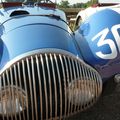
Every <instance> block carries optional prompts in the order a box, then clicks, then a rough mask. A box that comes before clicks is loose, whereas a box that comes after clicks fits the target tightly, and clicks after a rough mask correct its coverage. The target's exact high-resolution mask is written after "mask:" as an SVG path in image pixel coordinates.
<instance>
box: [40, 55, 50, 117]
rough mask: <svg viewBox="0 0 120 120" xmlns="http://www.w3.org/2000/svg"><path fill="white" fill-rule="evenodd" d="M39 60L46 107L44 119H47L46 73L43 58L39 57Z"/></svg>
mask: <svg viewBox="0 0 120 120" xmlns="http://www.w3.org/2000/svg"><path fill="white" fill-rule="evenodd" d="M40 58H41V64H42V71H43V81H44V93H45V104H46V105H45V106H46V111H45V112H46V117H45V118H46V119H48V96H47V86H46V76H45V75H46V73H45V66H44V61H43V56H42V55H40Z"/></svg>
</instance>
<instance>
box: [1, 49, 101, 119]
mask: <svg viewBox="0 0 120 120" xmlns="http://www.w3.org/2000/svg"><path fill="white" fill-rule="evenodd" d="M0 85H1V86H3V87H4V88H5V87H6V86H15V87H16V92H17V93H18V91H19V90H18V88H20V89H22V90H24V92H25V94H26V99H25V100H24V101H23V100H22V97H21V98H19V95H18V94H17V97H18V103H19V102H21V107H22V108H24V106H25V110H24V109H23V110H22V111H21V110H20V108H19V110H18V114H17V113H16V114H15V115H13V114H10V115H9V114H8V113H6V115H2V116H0V117H2V118H3V120H4V118H5V119H6V118H7V120H9V118H11V119H15V120H22V119H23V120H26V119H27V120H39V119H41V120H44V119H46V120H48V119H49V120H52V119H64V118H66V117H69V116H71V115H73V114H76V113H78V112H81V111H83V110H85V109H87V108H89V107H90V106H92V105H93V104H94V103H95V102H96V100H97V99H98V98H99V96H100V94H101V92H102V80H101V77H100V75H99V74H98V72H97V71H96V70H94V69H93V68H92V67H90V66H89V65H87V64H86V63H84V62H83V61H82V60H81V59H80V58H78V57H76V56H75V55H73V54H71V53H69V52H66V51H64V50H59V49H45V50H35V51H32V52H28V53H25V54H24V55H21V56H18V57H17V58H15V59H14V60H12V61H10V62H9V63H8V64H7V65H6V66H5V67H4V68H3V70H2V71H1V74H0ZM1 91H2V89H1ZM6 95H7V93H5V96H6ZM10 95H11V96H10ZM9 96H10V99H12V100H13V101H14V99H15V98H14V92H13V88H12V90H10V91H9ZM0 98H2V95H1V94H0ZM0 100H2V99H0ZM5 104H7V102H5ZM15 105H16V104H15ZM15 105H13V109H14V111H15V110H16V106H15ZM6 109H7V108H6Z"/></svg>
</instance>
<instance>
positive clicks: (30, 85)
mask: <svg viewBox="0 0 120 120" xmlns="http://www.w3.org/2000/svg"><path fill="white" fill-rule="evenodd" d="M26 61H27V72H28V79H29V88H30V105H31V109H32V120H34V109H33V100H32V99H33V93H32V83H31V82H32V80H31V74H30V63H29V59H28V58H26Z"/></svg>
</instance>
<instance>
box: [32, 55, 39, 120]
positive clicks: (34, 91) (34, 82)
mask: <svg viewBox="0 0 120 120" xmlns="http://www.w3.org/2000/svg"><path fill="white" fill-rule="evenodd" d="M35 62H36V61H35ZM34 65H35V64H34V61H33V57H32V56H31V66H32V80H33V93H34V104H35V115H36V120H38V110H37V109H38V108H37V99H36V79H35V70H34V69H35V68H34V67H35V66H34Z"/></svg>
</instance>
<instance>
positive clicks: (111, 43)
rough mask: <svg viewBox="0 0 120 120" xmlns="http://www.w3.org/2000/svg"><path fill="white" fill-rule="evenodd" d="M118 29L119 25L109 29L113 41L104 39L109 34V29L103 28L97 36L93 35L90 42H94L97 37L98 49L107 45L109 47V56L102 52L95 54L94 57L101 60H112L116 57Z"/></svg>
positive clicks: (118, 44) (119, 45)
mask: <svg viewBox="0 0 120 120" xmlns="http://www.w3.org/2000/svg"><path fill="white" fill-rule="evenodd" d="M119 28H120V24H117V25H114V26H113V27H112V28H111V32H112V34H113V36H114V38H115V41H116V44H117V46H116V44H115V41H113V40H112V39H106V36H107V35H108V33H109V31H110V30H109V29H108V28H105V29H103V30H102V31H100V32H99V33H98V34H97V35H95V36H94V37H93V38H92V41H95V40H96V39H97V38H98V37H100V39H99V40H98V43H97V46H98V47H102V46H103V45H108V46H109V47H110V50H111V53H109V54H104V53H103V52H102V51H99V52H96V55H97V56H98V57H100V58H102V59H114V58H116V57H117V54H118V51H117V47H118V49H119V52H120V35H119V33H118V29H119Z"/></svg>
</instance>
